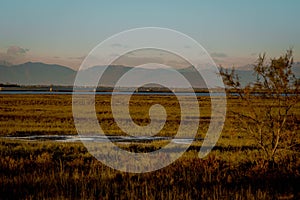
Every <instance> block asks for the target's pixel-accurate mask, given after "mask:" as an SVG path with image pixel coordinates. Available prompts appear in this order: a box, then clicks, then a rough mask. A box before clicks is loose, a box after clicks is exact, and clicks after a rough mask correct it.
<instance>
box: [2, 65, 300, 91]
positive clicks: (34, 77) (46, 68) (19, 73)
mask: <svg viewBox="0 0 300 200" xmlns="http://www.w3.org/2000/svg"><path fill="white" fill-rule="evenodd" d="M104 69H105V68H104V67H103V66H95V67H91V68H89V69H87V70H84V71H82V75H83V77H85V80H88V81H89V82H85V83H86V84H87V83H93V82H95V81H96V80H98V77H99V74H100V73H102V72H103V71H104ZM131 69H132V67H128V66H111V67H109V68H107V70H106V71H105V73H104V76H103V77H102V78H101V80H100V84H101V85H105V86H112V85H114V84H115V83H116V82H117V81H118V80H119V78H120V77H121V76H122V75H123V74H125V73H126V72H128V71H129V70H131ZM252 69H253V67H252V66H251V65H247V66H243V67H239V68H236V72H237V73H238V75H239V76H240V79H241V82H242V84H243V85H245V84H246V83H249V82H253V81H254V80H255V77H254V75H253V70H252ZM178 71H179V72H180V73H181V74H182V75H183V76H185V77H186V78H187V79H188V80H189V82H190V83H191V85H193V86H194V87H199V88H205V83H204V81H203V79H202V78H201V76H200V75H199V74H198V73H197V72H196V71H195V69H194V68H193V67H188V68H184V69H179V70H178ZM293 71H294V73H295V75H296V76H297V77H300V62H297V63H295V64H294V67H293ZM138 72H139V77H138V78H139V79H140V80H148V79H149V75H148V72H151V74H152V76H156V77H158V78H159V79H162V80H163V79H166V78H168V79H170V80H173V79H172V76H169V74H170V73H169V72H168V69H145V68H138ZM76 73H77V71H75V70H73V69H70V68H68V67H65V66H61V65H55V64H45V63H39V62H36V63H34V62H27V63H24V64H20V65H12V66H7V65H1V64H0V83H10V84H19V85H69V86H71V85H73V83H74V80H75V77H76ZM133 76H134V75H133ZM174 87H180V83H178V82H176V80H174Z"/></svg>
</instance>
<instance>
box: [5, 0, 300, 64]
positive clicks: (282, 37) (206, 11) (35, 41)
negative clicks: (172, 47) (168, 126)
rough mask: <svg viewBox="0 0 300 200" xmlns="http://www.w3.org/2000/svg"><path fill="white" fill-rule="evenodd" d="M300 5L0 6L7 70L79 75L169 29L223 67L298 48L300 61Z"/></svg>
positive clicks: (31, 1) (277, 1)
mask: <svg viewBox="0 0 300 200" xmlns="http://www.w3.org/2000/svg"><path fill="white" fill-rule="evenodd" d="M299 8H300V1H298V0H285V1H283V0H264V1H261V0H252V1H245V0H244V1H243V0H223V1H221V0H219V1H217V0H195V1H193V0H190V1H179V0H170V1H167V0H165V1H161V0H152V1H142V0H131V1H129V0H128V1H121V0H120V1H113V0H110V1H99V0H97V1H96V0H94V1H92V0H88V1H78V0H51V1H41V0H27V1H23V0H19V1H17V0H0V63H4V62H6V63H12V64H18V63H22V62H26V61H34V62H45V63H56V64H62V65H66V66H69V67H71V68H73V69H78V68H79V66H80V64H81V62H82V61H83V59H84V58H85V56H86V55H88V53H89V52H90V51H91V50H92V49H93V48H94V47H95V46H96V45H98V44H99V43H100V42H102V41H103V40H105V39H107V38H108V37H110V36H112V35H114V34H117V33H119V32H121V31H125V30H128V29H132V28H138V27H149V26H154V27H163V28H169V29H174V30H176V31H180V32H182V33H184V34H186V35H188V36H190V37H191V38H193V39H195V40H196V41H197V42H198V43H200V44H201V45H202V46H203V47H204V48H205V49H206V50H207V51H208V53H210V55H211V56H212V58H213V59H214V61H215V62H216V63H217V64H221V65H223V66H225V67H227V66H237V67H238V66H243V65H246V64H253V62H255V60H256V59H257V56H258V54H259V53H263V52H266V53H267V54H268V55H269V56H270V57H277V56H279V55H281V54H282V53H284V52H285V50H286V49H288V48H290V47H292V48H293V50H294V58H295V60H296V61H300V22H299V19H300V12H299Z"/></svg>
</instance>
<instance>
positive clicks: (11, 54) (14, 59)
mask: <svg viewBox="0 0 300 200" xmlns="http://www.w3.org/2000/svg"><path fill="white" fill-rule="evenodd" d="M28 51H29V49H26V48H22V47H19V46H10V47H8V48H7V50H6V52H5V51H4V52H0V60H1V62H2V63H10V65H11V64H15V63H20V62H23V61H24V59H26V54H27V52H28Z"/></svg>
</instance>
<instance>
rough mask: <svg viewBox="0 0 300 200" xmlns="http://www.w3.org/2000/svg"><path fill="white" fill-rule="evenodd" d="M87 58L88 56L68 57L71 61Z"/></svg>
mask: <svg viewBox="0 0 300 200" xmlns="http://www.w3.org/2000/svg"><path fill="white" fill-rule="evenodd" d="M85 58H86V56H78V57H68V59H71V60H83V59H85Z"/></svg>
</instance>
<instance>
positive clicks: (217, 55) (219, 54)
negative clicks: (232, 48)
mask: <svg viewBox="0 0 300 200" xmlns="http://www.w3.org/2000/svg"><path fill="white" fill-rule="evenodd" d="M210 55H211V56H212V57H217V58H226V57H228V56H227V54H225V53H217V52H213V53H211V54H210Z"/></svg>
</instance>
